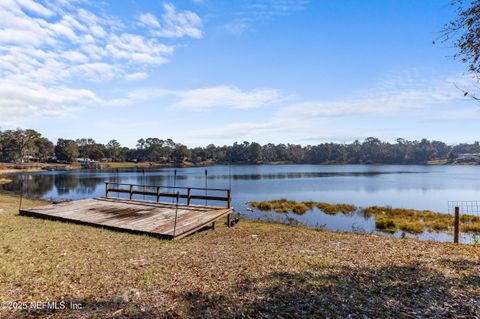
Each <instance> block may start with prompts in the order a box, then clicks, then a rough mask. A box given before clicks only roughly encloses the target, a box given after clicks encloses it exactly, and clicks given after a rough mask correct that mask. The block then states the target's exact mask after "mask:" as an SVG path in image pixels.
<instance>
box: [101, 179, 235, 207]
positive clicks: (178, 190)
mask: <svg viewBox="0 0 480 319" xmlns="http://www.w3.org/2000/svg"><path fill="white" fill-rule="evenodd" d="M112 186H113V187H112ZM199 192H204V193H205V194H198V193H199ZM208 192H213V193H215V194H219V195H224V196H214V195H209V194H208ZM111 193H117V194H128V198H127V199H129V200H132V199H133V197H134V196H135V195H143V196H150V197H154V198H155V199H156V202H157V203H158V202H160V198H161V197H169V198H177V196H178V198H179V199H182V198H183V199H186V205H187V206H190V204H191V203H192V200H205V206H207V204H208V201H220V202H226V203H227V204H226V205H227V208H230V206H231V191H230V189H223V188H202V187H180V186H161V185H142V184H126V183H115V182H105V198H109V197H110V194H111ZM124 199H125V198H124Z"/></svg>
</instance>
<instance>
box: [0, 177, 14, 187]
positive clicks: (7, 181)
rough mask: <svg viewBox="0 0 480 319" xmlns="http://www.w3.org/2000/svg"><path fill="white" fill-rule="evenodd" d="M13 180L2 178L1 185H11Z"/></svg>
mask: <svg viewBox="0 0 480 319" xmlns="http://www.w3.org/2000/svg"><path fill="white" fill-rule="evenodd" d="M11 182H12V180H11V179H9V178H2V177H0V185H3V184H8V183H11Z"/></svg>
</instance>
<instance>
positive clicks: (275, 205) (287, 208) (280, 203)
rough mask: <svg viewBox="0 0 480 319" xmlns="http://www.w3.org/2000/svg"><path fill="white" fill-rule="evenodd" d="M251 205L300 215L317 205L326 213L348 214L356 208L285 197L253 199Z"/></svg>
mask: <svg viewBox="0 0 480 319" xmlns="http://www.w3.org/2000/svg"><path fill="white" fill-rule="evenodd" d="M249 204H250V206H251V207H253V208H257V209H259V210H264V211H267V210H274V211H276V212H278V213H288V212H293V213H295V214H298V215H302V214H304V213H305V212H307V211H308V210H310V209H312V208H313V207H317V208H318V209H320V210H322V211H323V212H325V213H326V214H330V215H335V214H337V213H344V214H349V213H353V212H354V211H356V210H357V207H355V206H353V205H347V204H334V205H332V204H328V203H323V202H314V201H307V202H296V201H293V200H287V199H275V200H271V201H261V202H258V201H253V202H250V203H249Z"/></svg>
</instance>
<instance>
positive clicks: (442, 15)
mask: <svg viewBox="0 0 480 319" xmlns="http://www.w3.org/2000/svg"><path fill="white" fill-rule="evenodd" d="M455 14H456V11H455V8H454V7H452V6H451V5H450V0H422V1H418V0H363V1H359V0H342V1H339V0H297V1H294V0H237V1H228V0H181V1H159V0H116V1H88V0H72V1H68V0H43V1H41V0H38V1H34V0H2V1H1V2H0V129H2V130H5V129H12V128H33V129H35V130H38V131H39V132H41V133H42V134H43V135H44V136H46V137H48V138H50V139H51V140H53V141H56V139H57V138H59V137H61V138H72V139H76V138H81V137H91V138H94V139H95V140H96V141H97V142H101V143H107V142H108V141H109V140H111V139H117V140H118V141H119V142H120V143H121V144H122V145H125V146H130V147H132V146H135V144H136V141H137V140H138V139H139V138H142V137H143V138H147V137H158V138H161V139H167V138H172V139H173V140H174V141H176V142H181V143H184V144H186V145H189V146H198V145H200V146H206V145H208V144H210V143H214V144H220V145H224V144H231V143H233V142H235V141H238V142H242V141H257V142H259V143H262V144H265V143H298V144H302V145H308V144H310V145H313V144H318V143H322V142H351V141H354V140H355V139H359V140H363V139H365V138H366V137H369V136H373V137H378V138H380V139H382V140H386V141H394V140H395V139H396V138H406V139H412V140H414V139H422V138H428V139H435V140H442V141H445V142H447V143H451V144H453V143H460V142H473V141H475V140H478V139H479V136H478V135H479V133H480V126H479V125H478V123H479V120H480V104H479V103H478V102H475V101H473V100H472V99H469V98H468V97H463V94H462V91H461V89H462V88H468V87H471V86H473V85H475V82H474V79H473V78H472V76H471V75H470V74H469V73H468V72H467V69H468V68H467V66H466V65H465V64H463V63H462V62H461V61H459V60H456V59H454V58H453V54H454V53H455V52H456V49H455V48H454V47H453V46H452V43H449V42H446V43H442V42H441V41H438V40H439V38H440V36H441V30H442V28H443V26H444V24H445V23H448V22H449V21H451V20H452V19H454V18H455ZM434 41H435V43H433V42H434Z"/></svg>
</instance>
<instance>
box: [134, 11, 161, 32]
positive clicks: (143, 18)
mask: <svg viewBox="0 0 480 319" xmlns="http://www.w3.org/2000/svg"><path fill="white" fill-rule="evenodd" d="M138 20H139V21H140V22H141V23H142V24H144V25H146V26H149V27H152V28H160V22H158V20H157V18H155V16H154V15H153V14H151V13H144V14H141V15H140V17H139V18H138Z"/></svg>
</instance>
